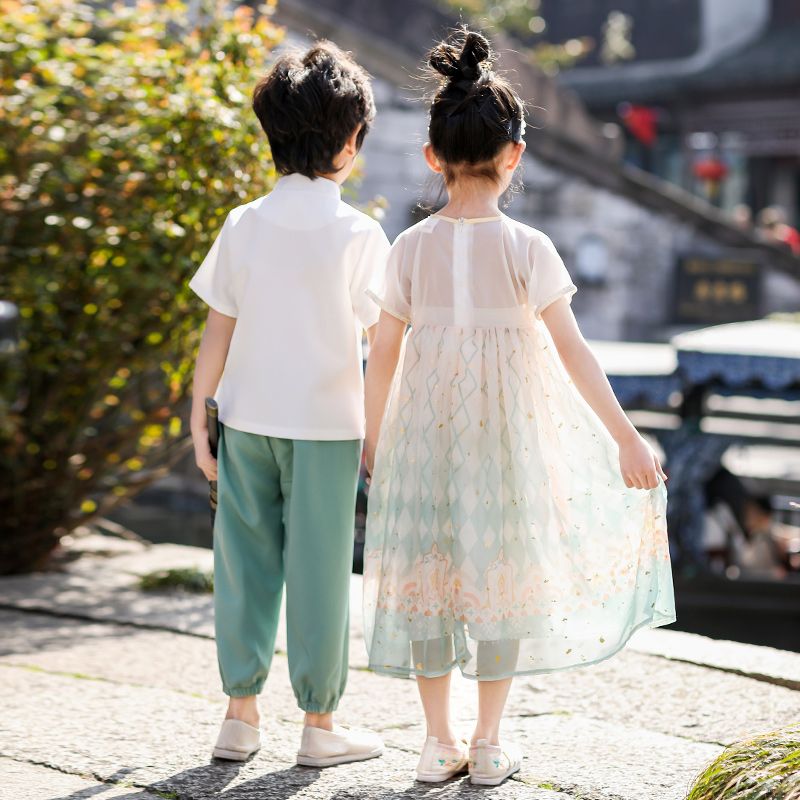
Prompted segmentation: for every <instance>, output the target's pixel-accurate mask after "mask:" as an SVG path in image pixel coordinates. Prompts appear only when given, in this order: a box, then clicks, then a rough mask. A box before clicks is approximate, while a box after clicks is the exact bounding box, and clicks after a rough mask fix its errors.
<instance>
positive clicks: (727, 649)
mask: <svg viewBox="0 0 800 800" xmlns="http://www.w3.org/2000/svg"><path fill="white" fill-rule="evenodd" d="M798 591H800V590H798ZM628 647H629V649H632V650H636V651H637V652H640V653H648V654H650V655H658V656H662V657H663V658H669V659H673V660H676V661H686V662H689V663H691V664H702V665H703V666H706V667H712V668H714V669H719V670H726V671H730V672H736V673H740V674H742V675H749V676H751V677H754V678H756V679H758V680H764V681H767V682H769V683H776V684H780V685H783V686H790V687H791V688H793V689H800V653H792V652H789V651H787V650H778V649H776V648H774V647H763V646H760V645H751V644H743V643H742V642H731V641H720V640H718V639H710V638H708V637H707V636H700V635H698V634H696V633H686V632H684V631H674V630H666V631H660V630H641V631H639V632H637V633H635V634H634V635H633V637H632V638H631V641H630V643H629V644H628Z"/></svg>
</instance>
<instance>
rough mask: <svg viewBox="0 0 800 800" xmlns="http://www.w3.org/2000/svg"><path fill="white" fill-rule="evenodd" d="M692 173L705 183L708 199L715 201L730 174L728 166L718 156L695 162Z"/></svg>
mask: <svg viewBox="0 0 800 800" xmlns="http://www.w3.org/2000/svg"><path fill="white" fill-rule="evenodd" d="M692 173H693V174H694V176H695V178H698V179H699V180H701V181H703V183H704V185H705V186H704V188H705V193H706V197H707V198H708V199H709V200H715V199H716V197H717V195H718V194H719V187H720V184H721V183H722V181H723V180H724V179H725V176H726V175H727V174H728V165H727V164H726V163H725V162H724V161H722V159H720V158H718V157H717V156H706V157H705V158H700V159H698V160H697V161H695V162H694V164H693V165H692Z"/></svg>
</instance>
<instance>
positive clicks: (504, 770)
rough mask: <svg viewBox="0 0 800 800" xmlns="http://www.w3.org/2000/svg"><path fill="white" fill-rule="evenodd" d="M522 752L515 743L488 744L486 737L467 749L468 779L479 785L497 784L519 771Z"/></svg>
mask: <svg viewBox="0 0 800 800" xmlns="http://www.w3.org/2000/svg"><path fill="white" fill-rule="evenodd" d="M521 763H522V753H520V750H519V748H518V747H517V746H516V745H515V744H503V745H495V744H489V742H488V741H487V740H486V739H478V743H477V744H476V745H474V746H473V747H470V749H469V779H470V780H471V781H472V783H477V784H479V785H480V786H497V785H498V784H499V783H502V782H503V781H504V780H505V779H506V778H508V777H509V776H510V775H513V774H514V773H515V772H519V768H520V764H521Z"/></svg>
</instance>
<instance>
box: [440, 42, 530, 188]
mask: <svg viewBox="0 0 800 800" xmlns="http://www.w3.org/2000/svg"><path fill="white" fill-rule="evenodd" d="M491 61H492V52H491V49H490V47H489V42H488V41H487V39H486V37H485V36H483V35H482V34H480V33H476V32H475V31H469V30H467V29H466V28H464V29H462V30H461V31H459V32H458V33H457V34H456V35H455V37H451V39H450V40H449V41H443V42H440V43H439V44H437V45H436V47H434V48H433V50H431V51H430V53H428V64H429V65H430V67H431V69H432V70H433V74H434V77H436V78H437V79H438V80H439V87H438V89H437V90H436V92H435V94H434V95H433V100H432V103H431V117H430V124H429V126H428V140H429V141H430V143H431V147H432V148H433V152H434V153H435V154H436V156H437V158H439V159H440V160H441V161H442V162H443V163H442V168H443V172H444V179H445V182H447V183H449V182H450V181H452V180H453V179H454V178H456V177H457V176H458V175H468V176H471V177H481V178H489V179H492V180H497V177H498V176H497V170H496V169H495V166H494V164H493V163H492V162H493V159H494V158H495V157H496V156H497V154H498V153H499V152H500V148H501V147H502V146H503V145H504V144H507V143H508V142H518V141H520V140H521V139H522V135H523V133H524V103H523V102H522V100H520V98H519V97H517V95H516V94H515V93H514V91H513V90H512V88H511V86H509V84H508V82H507V81H505V80H504V79H503V78H502V77H500V76H498V75H496V74H495V73H494V72H492V71H491V69H490V67H491Z"/></svg>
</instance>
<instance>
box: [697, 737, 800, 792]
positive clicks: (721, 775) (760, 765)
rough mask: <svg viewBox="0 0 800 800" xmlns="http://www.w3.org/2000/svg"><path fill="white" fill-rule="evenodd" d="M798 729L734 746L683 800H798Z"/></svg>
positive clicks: (799, 739) (704, 774)
mask: <svg viewBox="0 0 800 800" xmlns="http://www.w3.org/2000/svg"><path fill="white" fill-rule="evenodd" d="M798 798H800V725H792V726H790V727H788V728H784V729H783V730H779V731H773V732H771V733H765V734H762V735H760V736H756V737H754V738H753V739H748V740H746V741H743V742H737V743H736V744H734V745H731V746H730V747H728V748H726V749H725V750H724V751H723V753H722V754H721V755H720V756H719V757H718V758H717V759H716V760H715V761H714V762H713V763H712V764H711V765H710V766H709V767H708V768H707V769H705V770H704V771H703V773H702V775H700V777H699V778H698V779H697V781H696V782H695V784H694V786H693V787H692V789H691V791H690V792H689V795H688V797H687V800H798Z"/></svg>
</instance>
